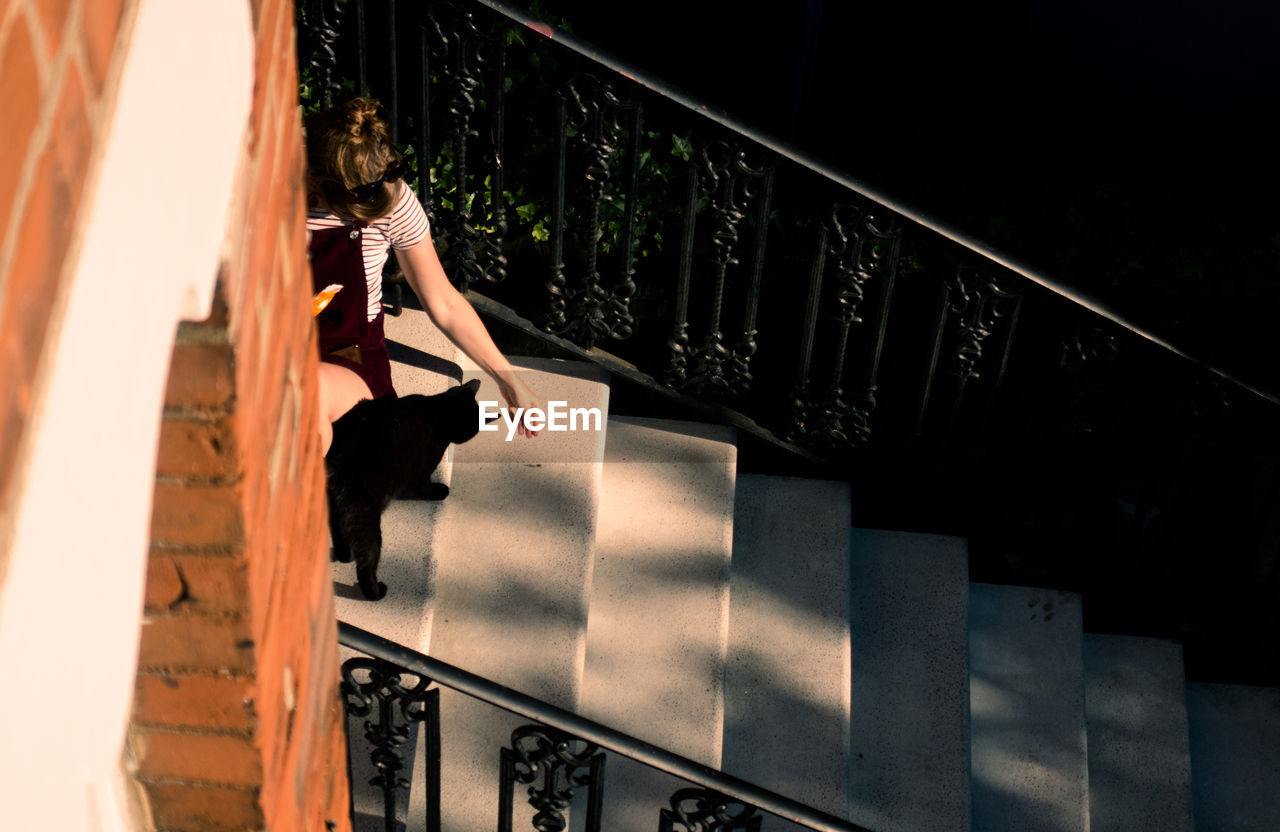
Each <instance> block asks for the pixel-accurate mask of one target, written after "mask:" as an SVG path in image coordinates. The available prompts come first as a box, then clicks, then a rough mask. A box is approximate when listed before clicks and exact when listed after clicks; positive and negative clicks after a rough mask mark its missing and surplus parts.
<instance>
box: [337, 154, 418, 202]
mask: <svg viewBox="0 0 1280 832" xmlns="http://www.w3.org/2000/svg"><path fill="white" fill-rule="evenodd" d="M412 172H413V167H412V166H411V165H410V164H409V160H408V159H405V158H404V157H403V156H401V157H400V158H399V159H396V160H395V161H394V162H392V163H391V164H389V165H387V169H386V170H384V171H383V172H382V176H379V177H378V178H377V179H375V180H373V181H372V182H366V183H364V184H363V185H357V186H355V187H354V188H351V189H350V192H351V195H352V196H354V197H355V198H356V200H357V201H359V202H368V201H369V200H371V199H373V198H374V197H376V196H377V195H378V194H379V193H381V192H382V186H383V185H385V184H387V183H389V182H395V181H396V180H397V179H403V178H404V177H406V176H408V175H409V174H410V173H412Z"/></svg>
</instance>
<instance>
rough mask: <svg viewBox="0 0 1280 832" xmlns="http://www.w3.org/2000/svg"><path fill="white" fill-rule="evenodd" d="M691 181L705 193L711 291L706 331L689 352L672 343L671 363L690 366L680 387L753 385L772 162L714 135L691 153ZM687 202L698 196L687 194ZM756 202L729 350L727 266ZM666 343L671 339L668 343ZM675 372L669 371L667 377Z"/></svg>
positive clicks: (740, 389)
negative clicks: (739, 314) (737, 328)
mask: <svg viewBox="0 0 1280 832" xmlns="http://www.w3.org/2000/svg"><path fill="white" fill-rule="evenodd" d="M690 185H691V187H696V190H697V195H698V196H701V197H704V198H706V199H707V203H708V208H709V211H710V218H711V223H712V229H711V237H710V239H711V249H712V253H711V266H712V279H713V285H712V295H711V311H710V314H709V316H708V322H707V334H706V336H705V337H704V338H703V340H702V343H701V345H700V346H698V348H697V349H696V350H695V351H694V352H693V354H692V355H687V354H685V355H679V354H677V352H676V351H675V350H674V349H673V350H672V355H671V360H672V363H673V364H674V363H675V362H676V361H677V360H678V359H684V361H685V362H686V365H687V366H689V372H688V375H687V377H686V378H685V379H684V380H683V381H682V382H680V383H679V389H683V390H686V391H688V392H691V393H695V394H704V393H744V392H746V391H747V390H748V389H749V388H750V386H751V381H752V378H751V372H750V361H751V358H752V356H753V355H754V353H755V351H756V341H755V336H756V327H755V317H756V304H757V301H758V296H759V289H760V280H761V275H762V272H763V261H764V247H765V239H766V231H767V221H768V210H769V202H770V199H771V197H772V188H773V168H772V166H768V165H758V166H755V165H752V164H751V163H750V162H749V161H748V151H747V149H746V148H745V147H743V146H740V145H735V144H730V143H728V142H725V141H713V142H710V143H708V144H706V145H704V146H703V147H701V148H700V149H699V150H698V151H697V153H696V154H695V156H694V159H693V171H692V173H691V176H690ZM689 203H690V205H692V204H695V203H696V199H691V200H689ZM752 203H754V204H755V206H756V224H757V228H756V238H755V243H756V245H755V249H754V255H753V261H752V267H751V274H750V276H749V278H748V283H747V290H746V293H745V309H746V311H745V314H744V316H743V326H742V331H741V336H740V338H739V339H738V341H737V343H736V345H735V346H734V348H733V351H732V353H731V352H730V350H729V349H728V348H727V347H726V346H725V334H724V331H723V320H722V319H723V316H724V301H725V289H726V283H727V275H728V272H729V268H730V267H731V266H735V265H737V264H738V263H739V256H738V252H737V246H738V243H739V240H740V231H739V229H740V226H741V225H742V223H743V220H745V219H746V216H747V214H746V210H747V208H748V207H749V206H750V205H751V204H752ZM693 222H694V217H693V215H692V212H690V211H687V212H686V217H685V223H686V238H689V237H690V235H691V228H692V224H693ZM669 346H670V344H669ZM674 376H675V374H673V373H670V372H669V373H668V383H669V384H670V383H672V381H673V380H674Z"/></svg>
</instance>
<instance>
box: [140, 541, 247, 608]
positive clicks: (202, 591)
mask: <svg viewBox="0 0 1280 832" xmlns="http://www.w3.org/2000/svg"><path fill="white" fill-rule="evenodd" d="M146 609H147V611H148V612H182V613H184V614H210V613H214V614H216V613H246V612H248V611H249V580H248V568H247V565H246V563H245V561H244V559H243V558H241V557H231V556H227V555H205V554H189V553H183V552H175V551H171V550H166V549H152V551H151V558H150V560H149V561H148V566H147V589H146Z"/></svg>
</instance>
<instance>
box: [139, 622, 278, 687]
mask: <svg viewBox="0 0 1280 832" xmlns="http://www.w3.org/2000/svg"><path fill="white" fill-rule="evenodd" d="M254 652H255V651H254V643H253V638H252V637H251V634H250V629H249V624H248V622H247V621H245V620H244V619H243V618H239V617H233V616H199V615H191V616H181V615H172V616H169V615H155V616H149V617H146V618H144V619H143V620H142V636H141V638H140V639H139V644H138V665H139V666H140V667H143V668H155V669H160V670H164V669H169V670H179V669H191V670H214V671H220V670H226V671H229V672H233V673H235V672H239V673H251V672H253V670H254Z"/></svg>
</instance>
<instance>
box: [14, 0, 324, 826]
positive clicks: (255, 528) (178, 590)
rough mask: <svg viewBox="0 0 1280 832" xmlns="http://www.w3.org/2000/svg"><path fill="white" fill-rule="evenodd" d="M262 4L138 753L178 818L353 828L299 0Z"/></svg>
mask: <svg viewBox="0 0 1280 832" xmlns="http://www.w3.org/2000/svg"><path fill="white" fill-rule="evenodd" d="M0 2H4V0H0ZM250 5H251V7H252V10H253V23H254V31H255V37H256V56H257V60H256V68H255V86H254V97H253V110H252V120H251V129H250V134H249V138H248V147H247V163H246V164H245V166H244V168H243V170H242V179H241V181H239V182H238V183H237V190H236V195H235V197H234V205H233V210H232V220H231V225H230V227H229V239H228V246H227V255H226V259H225V261H224V263H223V268H222V272H221V274H220V275H219V280H218V288H217V297H216V300H215V308H214V311H213V314H212V315H211V316H210V317H209V319H208V320H206V321H203V322H200V323H194V324H184V325H182V326H181V327H180V328H179V332H178V336H177V341H176V344H175V347H174V353H173V364H172V368H171V372H170V377H169V383H168V389H167V393H166V403H165V411H164V418H163V424H162V427H161V436H160V456H159V462H158V470H157V472H156V474H157V476H156V489H155V506H154V510H153V518H152V530H151V534H152V544H151V553H150V562H149V570H148V571H149V574H148V580H147V593H146V613H145V620H144V625H143V628H142V639H141V647H140V656H139V674H138V685H137V693H136V700H135V707H134V721H133V726H132V729H131V732H130V748H131V751H132V754H133V757H134V759H135V761H136V763H137V766H138V779H139V781H140V782H141V784H142V786H143V790H144V792H145V794H146V798H147V802H148V804H149V806H150V811H151V814H152V817H153V819H154V823H155V827H156V828H157V829H159V830H166V832H211V830H244V829H268V830H281V832H284V831H285V830H306V831H307V832H310V830H325V829H326V828H334V829H341V830H345V829H348V828H349V822H348V789H347V782H346V768H345V759H346V758H345V750H344V748H343V744H342V741H343V737H342V725H341V702H340V700H339V697H338V692H337V675H338V673H337V664H338V656H337V641H336V638H337V633H336V623H335V619H334V613H333V595H332V580H331V578H330V576H329V566H328V537H327V526H326V523H325V519H324V501H323V497H324V469H323V461H322V459H321V456H320V451H319V445H318V440H319V435H318V429H317V425H316V421H315V420H316V417H317V410H316V404H315V402H316V349H315V345H314V343H313V338H314V327H313V325H312V321H311V317H310V303H309V298H310V278H309V275H308V267H307V263H306V254H305V230H304V225H303V221H304V193H303V189H302V163H303V162H302V159H303V157H302V137H301V124H300V121H299V115H298V108H297V89H298V88H297V76H296V68H295V65H294V36H293V4H292V3H291V2H289V0H255V2H252V3H251V4H250ZM328 822H332V823H333V824H334V825H333V826H332V827H328V826H327V825H326V824H327V823H328Z"/></svg>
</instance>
